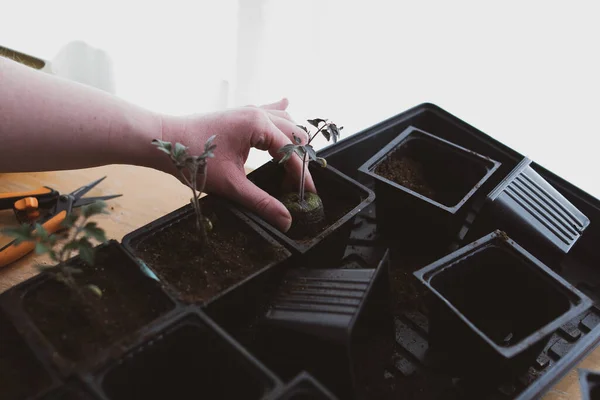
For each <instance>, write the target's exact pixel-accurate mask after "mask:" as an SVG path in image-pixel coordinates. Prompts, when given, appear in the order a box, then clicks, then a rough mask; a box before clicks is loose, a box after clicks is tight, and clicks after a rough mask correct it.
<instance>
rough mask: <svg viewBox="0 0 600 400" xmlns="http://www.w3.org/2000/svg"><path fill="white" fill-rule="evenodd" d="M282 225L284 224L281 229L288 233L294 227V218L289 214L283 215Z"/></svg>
mask: <svg viewBox="0 0 600 400" xmlns="http://www.w3.org/2000/svg"><path fill="white" fill-rule="evenodd" d="M281 226H282V229H281V231H282V232H283V233H286V232H287V231H289V230H290V228H291V227H292V219H291V218H290V217H289V216H287V215H282V224H281Z"/></svg>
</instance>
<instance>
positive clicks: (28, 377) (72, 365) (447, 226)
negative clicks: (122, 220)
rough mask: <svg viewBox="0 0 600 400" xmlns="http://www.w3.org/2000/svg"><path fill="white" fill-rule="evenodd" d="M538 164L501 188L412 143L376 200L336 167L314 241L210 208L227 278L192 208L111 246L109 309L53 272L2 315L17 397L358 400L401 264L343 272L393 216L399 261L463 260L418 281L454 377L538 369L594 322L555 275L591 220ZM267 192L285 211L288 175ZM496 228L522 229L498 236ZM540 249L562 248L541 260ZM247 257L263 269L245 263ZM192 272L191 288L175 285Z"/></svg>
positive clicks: (102, 260)
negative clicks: (416, 252) (550, 345)
mask: <svg viewBox="0 0 600 400" xmlns="http://www.w3.org/2000/svg"><path fill="white" fill-rule="evenodd" d="M406 160H409V161H408V164H407V161H406ZM528 162H529V161H528V160H525V161H524V162H523V163H521V164H520V165H518V167H517V168H514V169H513V170H512V171H511V173H510V174H508V175H506V176H503V177H501V178H498V176H497V174H498V171H500V169H501V163H500V162H498V161H494V160H492V159H490V158H489V157H488V156H486V155H481V154H478V153H475V152H473V151H471V150H469V149H466V148H464V147H461V146H458V145H456V144H454V143H452V142H450V141H447V140H443V139H441V138H439V137H437V136H435V135H433V134H431V133H429V132H426V131H423V130H421V129H418V128H416V127H412V126H411V127H408V128H407V129H406V130H404V131H403V132H401V134H399V135H398V136H397V137H396V138H395V139H393V140H392V141H390V142H389V143H388V144H387V145H386V146H385V147H383V148H381V149H380V151H378V152H377V153H376V154H374V155H373V156H372V157H371V158H370V159H369V160H368V161H367V162H366V163H364V165H362V166H361V167H360V168H359V169H358V171H359V173H360V174H361V178H360V179H359V180H361V181H362V182H363V183H364V184H362V183H359V182H358V181H356V180H354V179H352V178H350V177H349V176H347V175H345V174H343V173H341V172H340V171H338V170H337V169H336V168H333V167H328V168H325V169H323V168H321V167H314V168H313V167H312V166H311V167H310V168H311V173H312V175H313V178H314V180H315V184H316V187H317V189H318V190H319V194H320V196H321V197H322V199H323V203H324V206H325V210H326V212H327V210H330V214H329V220H328V226H327V227H326V229H325V230H323V231H322V232H321V233H320V234H318V235H317V236H316V237H313V238H303V239H292V238H290V237H288V236H287V235H285V234H283V233H281V232H279V231H278V230H277V229H275V228H274V227H272V226H270V225H269V224H268V223H266V222H265V221H264V220H262V219H261V218H259V217H258V216H256V215H254V214H252V213H250V212H248V211H247V210H242V209H239V208H237V207H236V206H234V205H232V204H230V203H228V202H226V201H225V200H224V199H219V198H216V197H214V196H207V197H205V198H203V200H202V204H203V209H204V210H206V214H207V215H210V216H212V218H213V220H214V221H216V224H215V226H216V230H215V232H214V235H215V238H221V239H223V243H225V244H227V246H225V244H224V245H223V246H224V247H222V248H220V249H221V250H220V253H218V254H216V255H214V257H213V258H214V260H211V262H214V263H216V264H215V265H218V266H219V268H213V269H210V268H208V267H206V268H205V269H203V270H202V271H201V272H202V273H203V274H204V276H203V275H202V274H199V273H198V271H197V269H198V265H199V264H197V262H198V261H197V258H195V257H197V254H195V253H194V251H193V250H189V249H190V248H193V245H194V238H193V235H185V232H189V231H190V230H191V229H193V228H192V226H193V210H192V209H191V207H190V206H185V207H182V208H181V209H179V210H176V211H174V212H172V213H170V214H169V215H166V216H164V217H162V218H160V219H158V220H156V221H154V222H152V223H151V224H149V225H147V226H145V227H142V228H140V229H138V230H136V231H135V232H132V233H131V234H129V235H127V236H126V237H125V238H124V240H123V244H122V245H121V244H119V243H117V242H109V243H107V244H105V245H102V246H101V248H100V249H99V253H98V254H99V262H98V263H97V264H96V267H94V270H93V271H92V272H90V273H89V274H83V276H81V277H78V279H80V281H81V283H90V282H95V281H94V280H95V279H98V278H99V277H100V278H101V279H103V281H102V282H103V283H105V286H101V287H102V290H103V297H102V299H101V300H94V299H87V300H86V301H83V303H82V299H81V297H78V296H74V295H73V294H72V293H69V291H68V290H66V289H65V287H63V286H61V285H60V284H57V283H56V282H55V281H53V280H51V279H49V277H48V276H47V275H46V274H42V275H39V276H37V277H35V278H33V279H31V280H28V281H26V282H23V283H22V284H20V285H18V286H17V287H15V288H13V289H11V290H10V291H8V292H7V293H5V294H3V296H2V298H1V300H0V302H1V305H2V310H3V314H2V316H1V317H2V318H4V319H6V321H7V324H6V327H7V329H12V328H14V329H13V330H14V332H12V333H7V335H8V336H11V335H12V336H13V337H14V343H15V344H14V345H8V347H7V348H6V349H5V352H6V353H7V354H9V353H11V352H15V354H18V358H19V359H21V360H27V359H30V360H31V363H30V364H27V363H25V362H24V364H23V365H24V366H26V367H24V368H25V369H24V370H23V371H26V372H24V375H23V376H22V377H20V378H19V376H17V378H19V379H22V380H19V379H13V380H12V382H16V384H15V389H14V390H15V392H14V393H15V395H14V396H13V398H28V397H32V398H35V397H36V396H37V398H40V396H50V397H48V398H55V397H52V396H55V393H56V392H55V389H57V388H58V390H63V389H64V387H63V386H62V383H63V382H69V380H70V379H75V382H76V383H74V384H73V385H80V384H82V385H84V386H85V387H87V388H91V389H92V392H94V393H95V396H98V397H101V398H107V399H120V398H131V397H133V395H136V394H137V395H139V394H140V393H144V397H149V398H153V397H157V398H165V397H166V398H169V397H174V398H181V397H185V395H186V394H188V395H189V393H192V392H194V391H196V390H197V391H205V392H206V391H208V393H211V394H212V395H213V396H214V397H215V398H219V397H220V398H239V395H240V394H243V396H244V398H263V397H265V396H267V397H268V398H290V399H291V398H296V397H294V396H293V395H289V393H290V392H291V391H293V390H296V389H292V388H297V387H310V388H311V389H310V390H312V391H313V392H314V393H317V392H319V393H320V395H321V396H322V398H333V396H334V395H335V396H338V397H340V398H350V397H352V396H353V395H354V394H355V393H356V392H357V391H359V389H360V388H357V385H358V384H357V379H358V378H357V377H358V376H360V375H361V371H359V370H358V369H360V367H361V366H360V365H358V362H357V361H356V357H357V354H358V353H360V351H361V350H362V349H363V347H364V346H365V344H364V343H367V342H368V337H369V335H370V334H371V332H374V331H377V332H387V333H386V334H388V335H389V336H390V337H394V327H393V318H392V316H391V311H390V309H389V298H388V292H389V285H390V283H389V274H390V270H389V269H390V268H391V267H390V251H389V250H388V251H386V252H385V253H384V254H383V256H382V257H381V258H380V259H379V261H378V263H377V265H376V267H375V268H356V269H347V268H340V264H341V263H342V262H341V260H342V258H343V256H344V252H345V251H346V248H347V245H348V242H349V238H350V235H351V232H352V230H353V223H354V221H355V218H356V216H357V215H358V214H359V213H360V212H361V211H364V210H365V209H367V208H368V207H374V208H375V209H376V225H377V234H378V235H379V237H380V238H382V240H383V241H384V242H385V243H387V244H389V245H390V246H394V250H395V251H402V249H404V248H410V246H413V245H415V243H417V244H419V245H420V246H422V245H423V243H427V244H429V243H431V244H432V247H433V246H434V243H443V244H448V246H446V247H447V248H446V250H445V251H444V252H443V255H442V256H441V257H439V258H437V259H435V260H433V262H431V263H427V264H423V265H420V266H419V268H418V269H417V270H416V272H414V274H413V275H414V277H415V278H416V279H418V281H419V282H420V283H421V285H422V287H423V289H424V290H426V291H427V292H428V293H430V294H431V296H430V298H429V299H430V300H429V306H428V309H429V310H430V312H429V315H428V317H429V320H430V334H431V346H432V347H433V348H437V349H441V350H442V353H444V354H446V356H447V360H446V361H448V363H450V364H451V365H449V364H448V363H444V362H442V363H441V364H440V366H441V368H451V369H453V370H454V371H455V372H456V373H457V374H462V375H467V376H472V375H477V374H478V371H477V367H476V366H477V365H478V363H481V362H486V363H487V364H488V365H492V366H493V368H492V371H495V372H494V373H493V374H491V375H492V377H493V379H498V378H499V377H501V376H505V375H507V374H509V375H510V374H513V373H514V371H518V370H522V369H523V368H526V367H527V366H528V365H530V364H531V363H532V361H533V360H535V358H536V357H537V355H538V354H539V353H540V351H541V350H542V349H543V348H544V346H545V344H546V343H547V341H548V339H549V337H550V336H551V335H552V333H553V332H554V331H555V330H556V329H558V327H560V326H561V325H563V324H565V323H567V322H568V321H569V320H571V319H573V318H574V317H576V316H577V315H580V314H581V313H583V312H585V311H586V310H587V309H589V308H590V307H591V306H592V302H591V300H590V299H589V298H588V297H587V296H585V295H584V294H583V293H581V292H580V291H578V290H577V289H576V288H574V287H573V286H571V285H570V284H569V283H568V282H566V281H565V280H564V279H563V278H561V276H560V275H558V274H557V273H556V269H557V268H558V267H557V265H558V264H554V263H551V261H552V260H555V256H556V254H560V255H565V254H567V252H568V251H569V250H570V249H571V247H572V246H573V245H574V243H575V242H576V241H577V240H578V239H579V237H580V236H581V235H582V234H583V231H584V230H585V229H586V228H587V226H588V224H589V220H588V219H587V218H586V217H585V216H584V215H583V214H582V213H581V212H579V211H578V210H577V209H576V208H575V207H574V206H573V205H572V204H570V203H569V202H568V201H567V200H566V199H565V198H564V197H563V196H561V195H560V193H559V192H557V191H556V190H554V189H553V188H552V186H551V185H549V184H548V183H547V182H546V181H545V180H543V179H542V178H541V177H540V176H539V175H537V174H536V172H535V171H534V170H533V169H531V168H530V167H529V164H528ZM402 171H408V173H405V172H404V173H403V172H402ZM495 174H496V175H495ZM492 177H494V178H495V179H491V178H492ZM249 178H250V179H251V180H253V181H254V182H255V183H256V184H257V185H258V186H259V187H261V188H263V189H264V190H266V191H267V192H269V193H270V194H273V195H275V196H277V195H278V194H279V193H278V191H279V189H280V187H281V185H280V183H281V182H282V181H283V179H284V175H283V171H282V170H281V169H280V168H278V167H277V166H276V165H275V164H267V165H265V166H263V167H261V168H260V169H258V170H257V171H255V172H254V173H252V174H251V175H250V176H249ZM395 180H399V181H400V182H401V183H398V182H396V181H395ZM498 182H500V183H498ZM371 184H374V187H373V190H371V189H369V188H368V187H367V186H369V185H371ZM492 184H496V185H495V187H493V186H492ZM492 189H493V190H492ZM479 221H484V223H480V224H479V225H478V224H477V222H479ZM489 221H492V222H491V224H492V226H494V227H500V226H501V227H502V228H503V229H504V230H503V231H500V230H494V231H493V232H487V231H486V229H487V227H489V226H490V222H489ZM482 227H483V228H482ZM505 232H506V233H505ZM507 233H508V235H507ZM513 234H514V237H516V238H518V239H517V240H513V239H514V238H513ZM469 239H473V240H472V241H471V242H470V243H469V244H465V243H466V242H467V241H468V240H469ZM161 246H162V247H161ZM396 247H397V248H396ZM529 247H535V248H536V249H539V248H542V249H544V250H543V251H541V252H538V254H540V255H541V256H540V257H534V256H533V255H532V254H531V253H530V252H529V251H528V250H527V249H528V248H529ZM391 249H392V248H391ZM398 249H399V250H398ZM186 251H188V253H186ZM546 251H547V254H548V256H547V258H545V254H546ZM238 253H239V254H241V255H245V256H247V257H246V258H244V259H243V260H242V261H241V262H240V261H236V260H238V258H235V257H231V255H232V254H238ZM230 260H231V261H230ZM204 261H205V262H206V260H204ZM74 262H77V259H76V260H75V261H74ZM227 262H231V264H227ZM223 263H225V264H223ZM240 263H241V264H240ZM205 265H206V264H205ZM223 265H227V266H226V267H223ZM236 268H239V270H243V272H244V273H243V274H235V272H236V271H237V270H236ZM190 269H192V270H194V271H193V272H194V273H193V274H191V275H190V276H189V277H188V276H186V275H184V276H186V279H176V278H174V277H177V276H180V275H181V274H183V273H185V272H184V271H189V270H190ZM223 269H224V270H225V274H219V271H220V270H223ZM234 275H235V276H234ZM194 285H198V286H194ZM100 304H102V307H103V308H105V309H104V311H103V310H100V309H99V308H98V307H97V306H99V305H100ZM90 313H91V314H90ZM91 320H95V322H94V321H91ZM1 325H3V326H4V325H5V324H1ZM6 343H9V342H8V341H7V342H6ZM10 343H13V342H10ZM17 343H18V345H17ZM16 349H22V350H23V353H22V354H21V353H18V352H17V350H16ZM24 354H27V356H25V355H24ZM9 355H10V354H9ZM456 360H460V362H459V363H456ZM442 361H443V360H442ZM473 367H475V368H473ZM303 370H307V371H308V372H309V373H308V374H307V373H304V374H301V375H299V373H302V371H303ZM34 371H38V372H39V378H35V379H33V378H32V374H33V372H34ZM271 371H275V373H273V372H271ZM487 374H489V370H488V372H487ZM17 375H18V374H17ZM36 376H37V375H36ZM282 377H283V380H284V381H285V382H286V383H283V382H282V381H281V378H282ZM313 377H314V378H316V380H315V379H314V378H313ZM319 381H320V382H322V383H323V384H324V386H323V385H321V384H320V383H319ZM32 382H36V383H38V384H37V385H36V384H33V383H32ZM199 383H200V384H199ZM66 388H71V384H69V385H67V386H66ZM298 390H299V389H298ZM307 390H308V389H307ZM49 393H50V394H49ZM61 393H62V392H61ZM286 393H288V394H286ZM236 396H237V397H236ZM285 396H288V397H285ZM315 396H316V394H315ZM8 398H10V396H9V397H8ZM57 398H63V397H57ZM67 398H68V397H67ZM91 398H93V397H91ZM297 398H301V397H297Z"/></svg>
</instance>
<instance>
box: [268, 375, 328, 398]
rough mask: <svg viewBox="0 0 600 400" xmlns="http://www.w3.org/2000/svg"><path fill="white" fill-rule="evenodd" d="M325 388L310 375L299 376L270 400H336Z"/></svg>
mask: <svg viewBox="0 0 600 400" xmlns="http://www.w3.org/2000/svg"><path fill="white" fill-rule="evenodd" d="M336 399H337V398H336V397H335V396H334V395H333V393H331V392H330V391H329V390H328V389H327V388H326V387H325V386H323V385H322V384H321V383H319V382H318V381H317V380H316V379H315V378H313V377H312V376H311V375H310V374H309V373H307V372H302V373H300V374H298V376H296V377H295V378H294V379H293V380H292V381H291V382H289V383H287V384H286V385H285V386H283V387H282V388H281V389H280V390H278V391H277V392H275V393H273V395H272V396H270V397H269V400H336Z"/></svg>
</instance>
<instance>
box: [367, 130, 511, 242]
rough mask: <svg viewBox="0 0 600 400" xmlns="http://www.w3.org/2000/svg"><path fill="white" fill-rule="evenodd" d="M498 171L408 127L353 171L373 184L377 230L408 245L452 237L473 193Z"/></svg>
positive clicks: (485, 160)
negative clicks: (423, 239)
mask: <svg viewBox="0 0 600 400" xmlns="http://www.w3.org/2000/svg"><path fill="white" fill-rule="evenodd" d="M499 167H500V163H499V162H498V161H494V160H492V159H490V158H489V157H486V156H484V155H480V154H478V153H475V152H473V151H471V150H468V149H466V148H464V147H460V146H458V145H456V144H454V143H452V142H449V141H447V140H444V139H441V138H439V137H437V136H434V135H432V134H430V133H428V132H425V131H424V130H421V129H418V128H416V127H414V126H410V127H408V128H406V129H405V130H404V131H403V132H402V133H401V134H400V135H398V136H397V137H396V138H395V139H393V140H392V141H391V142H389V143H388V144H387V145H386V146H384V147H383V148H381V149H380V150H379V151H378V152H377V153H376V154H375V155H373V156H372V157H371V158H370V159H369V160H368V161H366V162H365V163H364V164H362V165H361V166H360V168H359V172H360V173H361V174H363V175H364V177H365V178H369V177H370V178H372V179H373V180H374V182H375V189H374V190H375V194H376V200H375V204H376V208H377V213H376V214H377V228H378V230H379V231H380V232H381V233H382V234H383V235H385V236H388V237H402V238H405V239H407V240H410V241H411V242H412V241H416V240H421V239H422V238H423V237H429V238H432V237H433V236H440V238H447V237H453V236H454V235H455V234H456V233H457V232H458V231H459V229H460V227H461V225H462V222H463V220H464V218H465V216H466V214H467V212H468V209H469V205H470V204H471V203H472V200H473V199H474V197H475V194H476V193H477V192H478V189H479V188H480V187H481V186H482V185H483V184H484V183H485V182H486V181H487V180H488V179H489V178H490V177H491V176H492V174H493V173H494V172H495V171H496V170H497V169H498V168H499ZM384 175H385V176H384ZM408 180H411V182H408Z"/></svg>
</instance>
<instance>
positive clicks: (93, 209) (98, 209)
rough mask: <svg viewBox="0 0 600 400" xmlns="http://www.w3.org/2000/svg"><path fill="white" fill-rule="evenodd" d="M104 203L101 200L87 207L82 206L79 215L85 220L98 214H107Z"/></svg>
mask: <svg viewBox="0 0 600 400" xmlns="http://www.w3.org/2000/svg"><path fill="white" fill-rule="evenodd" d="M105 210H106V203H105V202H104V201H103V200H97V201H95V202H93V203H91V204H88V205H87V206H83V207H82V209H81V213H82V214H83V216H84V217H85V218H89V217H92V216H94V215H98V214H107V212H106V211H105Z"/></svg>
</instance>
